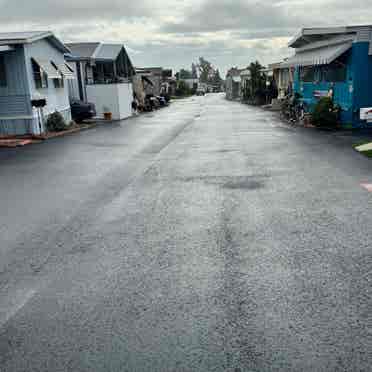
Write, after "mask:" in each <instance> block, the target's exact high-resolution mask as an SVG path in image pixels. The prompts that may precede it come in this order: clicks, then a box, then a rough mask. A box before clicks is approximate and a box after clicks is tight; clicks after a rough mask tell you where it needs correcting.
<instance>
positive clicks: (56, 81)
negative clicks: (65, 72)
mask: <svg viewBox="0 0 372 372" xmlns="http://www.w3.org/2000/svg"><path fill="white" fill-rule="evenodd" d="M50 63H51V65H52V66H53V67H54V68H55V69H56V71H57V72H59V70H58V67H57V65H56V64H55V63H54V62H53V61H50ZM53 84H54V87H55V88H57V89H58V88H63V87H64V86H65V84H64V81H63V76H62V75H61V77H60V78H58V79H56V78H54V79H53Z"/></svg>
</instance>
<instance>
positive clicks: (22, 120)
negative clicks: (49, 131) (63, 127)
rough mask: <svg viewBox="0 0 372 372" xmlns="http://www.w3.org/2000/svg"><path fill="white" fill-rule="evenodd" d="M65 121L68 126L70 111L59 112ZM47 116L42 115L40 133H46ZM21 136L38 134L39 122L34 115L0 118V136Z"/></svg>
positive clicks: (68, 109)
mask: <svg viewBox="0 0 372 372" xmlns="http://www.w3.org/2000/svg"><path fill="white" fill-rule="evenodd" d="M59 112H60V114H61V115H62V116H63V118H64V119H65V121H66V123H67V124H69V123H70V121H71V109H70V108H67V109H65V110H62V111H59ZM48 116H49V114H47V115H44V118H43V121H42V125H41V127H42V132H45V131H46V125H45V123H46V120H47V118H48ZM23 134H40V129H39V121H38V118H37V116H36V113H35V114H34V115H33V116H32V115H29V116H23V117H22V116H18V117H5V116H3V117H0V135H9V136H14V135H23Z"/></svg>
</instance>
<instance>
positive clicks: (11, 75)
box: [0, 47, 30, 96]
mask: <svg viewBox="0 0 372 372" xmlns="http://www.w3.org/2000/svg"><path fill="white" fill-rule="evenodd" d="M2 55H3V56H4V61H5V69H6V76H7V86H6V87H0V96H9V95H28V94H29V93H30V91H29V86H28V83H27V71H26V64H25V55H24V49H23V47H17V48H16V50H15V51H11V52H5V53H2Z"/></svg>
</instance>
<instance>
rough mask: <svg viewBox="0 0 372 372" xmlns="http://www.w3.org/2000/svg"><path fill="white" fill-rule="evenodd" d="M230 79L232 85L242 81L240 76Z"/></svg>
mask: <svg viewBox="0 0 372 372" xmlns="http://www.w3.org/2000/svg"><path fill="white" fill-rule="evenodd" d="M232 79H233V82H234V83H240V82H241V81H242V78H241V77H240V76H233V78H232Z"/></svg>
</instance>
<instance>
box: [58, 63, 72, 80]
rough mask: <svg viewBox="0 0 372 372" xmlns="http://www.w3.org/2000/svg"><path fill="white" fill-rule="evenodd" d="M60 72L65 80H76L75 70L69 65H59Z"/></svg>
mask: <svg viewBox="0 0 372 372" xmlns="http://www.w3.org/2000/svg"><path fill="white" fill-rule="evenodd" d="M58 70H59V72H60V73H61V74H62V76H63V77H64V78H65V79H68V80H73V79H75V75H74V69H73V68H72V67H71V66H70V65H69V64H67V63H61V64H60V65H58Z"/></svg>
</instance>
